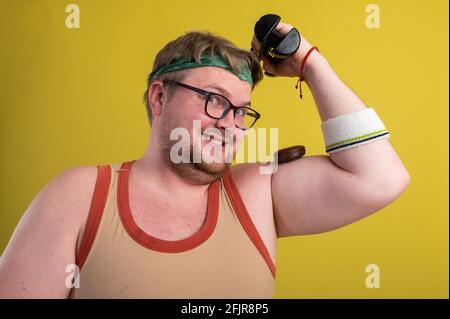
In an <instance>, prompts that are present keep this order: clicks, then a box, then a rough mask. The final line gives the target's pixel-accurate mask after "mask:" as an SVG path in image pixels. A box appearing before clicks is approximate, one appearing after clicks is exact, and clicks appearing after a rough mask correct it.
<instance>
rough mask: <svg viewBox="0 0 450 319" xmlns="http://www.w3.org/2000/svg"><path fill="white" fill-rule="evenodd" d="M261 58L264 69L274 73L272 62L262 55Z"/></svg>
mask: <svg viewBox="0 0 450 319" xmlns="http://www.w3.org/2000/svg"><path fill="white" fill-rule="evenodd" d="M261 60H262V61H263V69H264V71H266V72H269V73H272V74H275V66H274V65H273V63H271V62H270V61H269V60H268V59H267V58H266V57H265V56H264V55H263V56H262V57H261Z"/></svg>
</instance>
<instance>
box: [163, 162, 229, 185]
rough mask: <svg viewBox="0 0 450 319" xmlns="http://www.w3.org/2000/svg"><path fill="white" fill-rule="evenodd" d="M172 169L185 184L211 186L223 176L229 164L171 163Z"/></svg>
mask: <svg viewBox="0 0 450 319" xmlns="http://www.w3.org/2000/svg"><path fill="white" fill-rule="evenodd" d="M171 166H172V169H173V171H174V172H176V173H177V174H178V175H179V176H180V177H182V178H183V179H184V180H186V182H188V183H190V184H196V185H205V184H211V183H212V182H214V181H216V180H218V179H219V178H221V177H222V176H223V174H225V171H226V170H227V169H228V168H229V167H230V166H231V164H230V163H210V164H208V163H204V162H202V163H179V164H174V163H172V165H171Z"/></svg>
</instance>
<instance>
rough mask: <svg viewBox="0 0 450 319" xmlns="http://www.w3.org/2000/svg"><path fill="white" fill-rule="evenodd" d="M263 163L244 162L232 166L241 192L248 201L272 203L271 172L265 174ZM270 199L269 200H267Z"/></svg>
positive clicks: (234, 177) (232, 171)
mask: <svg viewBox="0 0 450 319" xmlns="http://www.w3.org/2000/svg"><path fill="white" fill-rule="evenodd" d="M262 168H264V165H263V164H259V163H243V164H237V165H233V166H231V167H230V170H231V173H232V175H233V179H234V181H235V183H236V187H237V188H238V190H239V193H240V194H241V195H242V197H244V198H243V199H244V202H245V201H246V200H247V201H252V202H254V201H257V202H258V201H261V200H262V201H265V202H266V204H269V202H270V203H271V174H264V173H262V172H264V170H262ZM267 201H269V202H267Z"/></svg>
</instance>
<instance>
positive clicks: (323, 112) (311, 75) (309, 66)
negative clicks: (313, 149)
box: [303, 50, 366, 122]
mask: <svg viewBox="0 0 450 319" xmlns="http://www.w3.org/2000/svg"><path fill="white" fill-rule="evenodd" d="M303 78H304V79H305V82H306V83H307V85H308V86H309V88H310V90H311V93H312V94H313V97H314V100H315V102H316V105H317V109H318V111H319V114H320V118H321V119H322V122H325V121H326V120H328V119H330V118H334V117H336V116H339V115H343V114H347V113H351V112H355V111H358V110H362V109H365V108H366V106H365V105H364V103H363V101H362V100H361V99H360V98H359V97H358V96H357V95H356V94H355V93H353V91H352V90H351V89H350V88H349V87H348V86H347V85H346V84H345V83H344V82H343V81H342V80H341V79H340V78H339V77H338V76H337V74H336V73H335V72H334V70H333V69H332V68H331V66H330V64H329V63H328V61H327V60H326V59H325V58H324V57H323V56H322V55H321V54H320V53H319V52H317V51H316V50H314V51H313V52H312V53H311V55H310V56H309V58H308V60H307V62H306V65H305V69H304V72H303Z"/></svg>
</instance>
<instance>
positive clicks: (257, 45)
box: [251, 36, 262, 52]
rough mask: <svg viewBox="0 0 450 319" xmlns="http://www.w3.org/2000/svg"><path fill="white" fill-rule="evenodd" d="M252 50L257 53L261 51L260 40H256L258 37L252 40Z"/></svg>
mask: <svg viewBox="0 0 450 319" xmlns="http://www.w3.org/2000/svg"><path fill="white" fill-rule="evenodd" d="M251 46H252V48H253V49H254V50H255V51H256V52H259V51H261V47H262V46H261V43H260V42H259V41H258V39H257V38H256V36H253V39H252V43H251Z"/></svg>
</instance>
